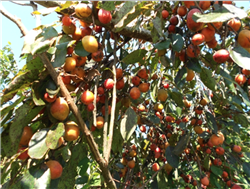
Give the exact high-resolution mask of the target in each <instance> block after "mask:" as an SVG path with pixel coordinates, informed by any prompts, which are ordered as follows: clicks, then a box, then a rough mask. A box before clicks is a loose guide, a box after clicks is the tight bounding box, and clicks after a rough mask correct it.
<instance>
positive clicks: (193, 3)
mask: <svg viewBox="0 0 250 189" xmlns="http://www.w3.org/2000/svg"><path fill="white" fill-rule="evenodd" d="M183 3H184V5H185V7H187V8H188V9H189V8H190V7H191V6H195V2H194V1H183Z"/></svg>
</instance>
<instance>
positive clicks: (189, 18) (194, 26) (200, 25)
mask: <svg viewBox="0 0 250 189" xmlns="http://www.w3.org/2000/svg"><path fill="white" fill-rule="evenodd" d="M183 2H184V3H185V2H187V1H183ZM187 8H188V7H187ZM194 13H201V11H200V10H199V9H197V8H194V9H192V10H190V11H189V12H188V14H187V27H188V29H189V30H191V31H192V32H197V31H199V30H201V29H202V28H203V26H204V23H199V22H198V23H196V22H195V21H194V20H193V18H192V16H193V14H194Z"/></svg>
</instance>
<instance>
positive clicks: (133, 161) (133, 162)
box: [127, 159, 135, 169]
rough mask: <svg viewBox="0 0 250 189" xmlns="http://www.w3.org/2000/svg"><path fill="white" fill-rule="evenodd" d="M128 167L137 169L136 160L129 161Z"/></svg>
mask: <svg viewBox="0 0 250 189" xmlns="http://www.w3.org/2000/svg"><path fill="white" fill-rule="evenodd" d="M127 166H128V167H129V168H130V169H133V168H134V167H135V160H133V159H132V160H130V161H128V163H127Z"/></svg>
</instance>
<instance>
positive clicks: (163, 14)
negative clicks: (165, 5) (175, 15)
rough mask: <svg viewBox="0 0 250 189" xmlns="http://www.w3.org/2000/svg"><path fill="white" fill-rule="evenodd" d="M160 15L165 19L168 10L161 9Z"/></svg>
mask: <svg viewBox="0 0 250 189" xmlns="http://www.w3.org/2000/svg"><path fill="white" fill-rule="evenodd" d="M161 15H162V18H163V19H166V18H167V17H168V16H169V12H168V11H167V10H162V12H161Z"/></svg>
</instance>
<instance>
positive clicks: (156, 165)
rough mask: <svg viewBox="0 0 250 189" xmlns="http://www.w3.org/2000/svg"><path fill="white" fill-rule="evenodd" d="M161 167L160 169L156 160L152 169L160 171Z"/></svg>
mask: <svg viewBox="0 0 250 189" xmlns="http://www.w3.org/2000/svg"><path fill="white" fill-rule="evenodd" d="M159 169H160V166H159V164H158V163H156V162H155V163H154V164H153V165H152V170H153V171H155V172H156V171H158V170H159Z"/></svg>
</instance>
